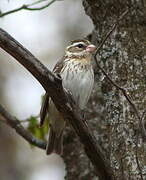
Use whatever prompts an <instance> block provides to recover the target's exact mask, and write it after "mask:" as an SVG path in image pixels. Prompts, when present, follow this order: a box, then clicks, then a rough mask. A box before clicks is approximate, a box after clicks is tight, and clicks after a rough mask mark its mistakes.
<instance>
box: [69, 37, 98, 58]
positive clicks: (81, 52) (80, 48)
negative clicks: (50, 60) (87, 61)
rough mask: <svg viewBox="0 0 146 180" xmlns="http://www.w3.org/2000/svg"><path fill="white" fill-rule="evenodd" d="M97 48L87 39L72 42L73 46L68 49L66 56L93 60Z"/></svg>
mask: <svg viewBox="0 0 146 180" xmlns="http://www.w3.org/2000/svg"><path fill="white" fill-rule="evenodd" d="M95 50H96V46H95V45H93V44H91V43H90V41H88V40H85V39H78V40H74V41H71V44H70V45H69V46H68V47H67V48H66V55H67V56H68V57H74V58H80V59H82V58H91V56H92V54H93V53H94V52H95Z"/></svg>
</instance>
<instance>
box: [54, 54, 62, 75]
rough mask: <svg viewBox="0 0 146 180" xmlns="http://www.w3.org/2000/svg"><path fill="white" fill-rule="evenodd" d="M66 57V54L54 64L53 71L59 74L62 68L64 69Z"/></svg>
mask: <svg viewBox="0 0 146 180" xmlns="http://www.w3.org/2000/svg"><path fill="white" fill-rule="evenodd" d="M64 59H65V56H64V57H63V58H62V59H60V60H59V61H58V62H57V63H56V65H55V66H54V69H53V72H54V73H55V74H59V73H60V72H61V70H62V68H63V66H64Z"/></svg>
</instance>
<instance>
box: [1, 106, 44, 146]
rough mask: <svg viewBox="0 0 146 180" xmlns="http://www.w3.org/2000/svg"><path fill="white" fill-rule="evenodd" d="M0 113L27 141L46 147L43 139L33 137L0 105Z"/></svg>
mask: <svg viewBox="0 0 146 180" xmlns="http://www.w3.org/2000/svg"><path fill="white" fill-rule="evenodd" d="M0 114H1V115H2V116H3V117H4V118H5V120H6V123H7V124H8V125H9V126H10V127H12V128H14V129H15V130H16V132H17V133H18V134H19V135H20V136H21V137H23V138H24V139H25V140H26V141H27V142H29V143H30V144H32V145H34V146H37V147H39V148H41V149H45V148H46V143H45V142H44V141H42V140H39V139H37V138H35V137H34V136H33V135H32V134H31V133H30V132H29V131H28V130H26V129H24V127H23V126H22V125H21V121H18V120H17V119H16V118H15V117H14V116H12V115H11V114H10V113H9V112H7V111H6V110H5V109H4V107H3V106H2V105H0ZM3 122H4V121H3Z"/></svg>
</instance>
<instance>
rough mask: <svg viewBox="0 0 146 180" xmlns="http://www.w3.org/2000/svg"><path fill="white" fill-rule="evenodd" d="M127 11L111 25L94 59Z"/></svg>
mask: <svg viewBox="0 0 146 180" xmlns="http://www.w3.org/2000/svg"><path fill="white" fill-rule="evenodd" d="M128 12H129V11H128V9H127V10H126V11H124V13H122V15H121V16H120V17H119V18H118V20H117V21H116V23H114V24H113V25H112V28H111V29H110V31H109V32H108V33H107V34H106V36H105V38H104V39H103V40H102V42H101V43H100V45H99V46H98V48H97V50H96V52H95V55H94V57H96V56H97V53H98V52H99V51H100V49H101V48H102V46H103V45H104V43H105V41H106V40H107V39H108V38H109V36H110V35H111V34H112V32H113V31H114V30H115V29H116V27H117V25H118V24H119V21H121V20H122V19H123V18H124V17H125V16H126V15H127V14H128Z"/></svg>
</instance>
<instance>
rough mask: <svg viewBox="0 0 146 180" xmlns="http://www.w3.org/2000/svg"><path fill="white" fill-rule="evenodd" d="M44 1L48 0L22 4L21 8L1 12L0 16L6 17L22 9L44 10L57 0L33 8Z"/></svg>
mask: <svg viewBox="0 0 146 180" xmlns="http://www.w3.org/2000/svg"><path fill="white" fill-rule="evenodd" d="M44 1H47V0H39V1H36V2H34V3H32V4H24V5H22V6H20V7H19V8H16V9H13V10H10V11H7V12H4V13H2V12H0V18H1V17H4V16H6V15H9V14H12V13H15V12H18V11H21V10H29V11H38V10H43V9H45V8H47V7H49V6H50V5H51V4H53V3H54V2H55V1H56V0H52V1H50V2H48V3H47V4H45V5H43V6H41V7H37V8H32V6H34V5H36V4H39V3H42V2H44Z"/></svg>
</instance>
